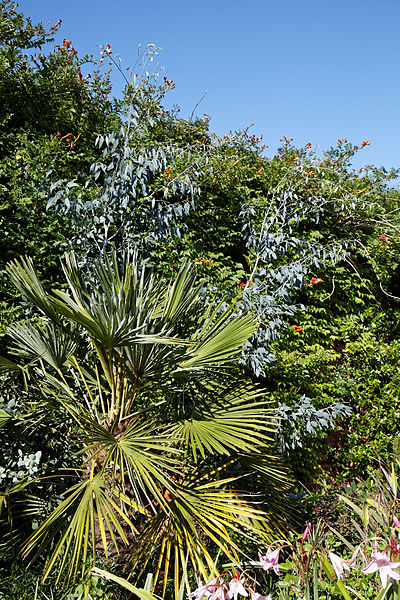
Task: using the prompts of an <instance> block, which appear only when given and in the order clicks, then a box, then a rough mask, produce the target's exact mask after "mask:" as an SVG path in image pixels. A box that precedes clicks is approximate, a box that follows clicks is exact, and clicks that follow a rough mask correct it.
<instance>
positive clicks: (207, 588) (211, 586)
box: [189, 577, 223, 600]
mask: <svg viewBox="0 0 400 600" xmlns="http://www.w3.org/2000/svg"><path fill="white" fill-rule="evenodd" d="M218 579H219V577H214V579H212V580H211V581H209V582H208V583H205V584H204V585H201V586H200V587H198V588H197V590H195V591H194V592H192V593H191V594H189V598H195V599H196V600H203V598H204V596H205V597H206V598H209V597H210V596H211V594H212V593H213V592H215V590H216V589H217V588H218V587H219V585H220V584H218ZM222 583H223V582H222Z"/></svg>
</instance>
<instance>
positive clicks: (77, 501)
mask: <svg viewBox="0 0 400 600" xmlns="http://www.w3.org/2000/svg"><path fill="white" fill-rule="evenodd" d="M63 495H64V496H65V499H64V500H63V501H62V502H61V503H60V504H59V505H58V506H57V508H56V509H55V510H54V511H53V512H52V513H51V515H50V516H49V517H48V518H47V519H46V520H45V521H44V523H43V524H42V525H41V526H40V527H39V528H38V529H37V530H36V531H35V532H34V533H33V534H32V535H31V536H30V537H29V538H28V540H27V541H26V542H25V544H24V546H23V555H24V556H25V557H30V558H31V560H35V559H36V558H37V557H39V556H40V555H41V554H42V553H43V551H44V550H45V549H49V550H50V557H49V560H48V562H47V564H46V568H45V571H44V575H43V581H44V580H45V579H46V578H47V577H48V575H49V574H50V571H51V570H52V568H53V566H54V565H55V564H56V563H57V564H58V575H57V580H56V583H58V582H59V580H60V578H61V575H62V574H63V573H64V571H66V577H67V581H68V582H69V581H71V580H75V578H76V575H77V572H78V569H79V568H80V567H81V568H82V576H83V573H84V568H85V561H86V558H87V555H88V553H89V552H91V554H92V558H93V561H94V563H95V562H96V548H97V546H98V545H99V544H100V543H101V545H102V547H103V551H104V553H105V555H106V557H107V556H108V554H109V548H110V547H113V548H114V551H115V552H116V553H119V547H120V544H121V543H122V544H125V545H128V543H129V541H128V538H127V533H126V527H128V528H129V530H131V531H135V527H134V525H133V523H132V522H131V520H130V519H129V517H128V516H127V515H126V514H125V513H124V512H123V511H122V510H121V508H120V507H119V506H118V502H117V501H115V500H114V499H113V497H112V493H111V492H110V491H109V485H108V484H107V482H106V480H105V479H104V478H103V477H102V476H101V475H95V476H91V477H90V479H86V480H84V481H81V482H79V483H77V484H75V485H73V486H72V487H71V488H70V489H69V490H68V491H67V492H66V493H65V494H63ZM123 525H124V526H123ZM54 540H56V543H55V544H54ZM119 540H120V541H119Z"/></svg>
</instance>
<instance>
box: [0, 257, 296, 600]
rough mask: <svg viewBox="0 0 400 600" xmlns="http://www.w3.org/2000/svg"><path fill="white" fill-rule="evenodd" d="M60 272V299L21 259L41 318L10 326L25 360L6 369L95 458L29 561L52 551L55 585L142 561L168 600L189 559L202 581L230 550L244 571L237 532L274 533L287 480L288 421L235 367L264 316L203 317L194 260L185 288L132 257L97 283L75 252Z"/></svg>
mask: <svg viewBox="0 0 400 600" xmlns="http://www.w3.org/2000/svg"><path fill="white" fill-rule="evenodd" d="M63 269H64V273H65V277H66V280H67V285H68V287H67V290H53V291H52V292H48V291H46V290H45V289H44V288H43V286H42V284H41V282H40V281H39V279H38V277H37V275H36V273H35V269H34V266H33V264H32V262H31V261H30V259H29V258H26V259H21V260H18V261H17V260H16V261H13V262H12V263H10V264H9V265H8V272H9V276H10V278H11V280H12V282H13V283H14V284H15V285H16V287H17V288H18V289H19V291H20V292H21V293H22V294H23V295H25V296H26V297H27V298H29V300H30V301H31V302H32V303H33V304H34V305H35V306H36V307H37V309H38V311H39V312H40V313H41V314H42V319H41V320H39V321H38V322H37V324H17V325H15V326H13V327H12V328H11V329H10V332H9V333H10V336H11V338H12V339H13V345H12V347H11V354H12V356H10V358H6V359H1V362H0V364H1V366H2V368H3V369H5V370H7V369H10V370H11V371H12V372H13V373H14V374H15V375H14V376H18V374H19V373H20V372H22V373H23V374H24V376H25V381H26V384H27V386H28V390H29V389H31V390H36V392H37V390H40V393H41V396H42V401H41V405H42V406H41V407H40V408H39V410H41V411H43V406H46V405H47V406H49V407H50V406H51V407H52V410H54V407H58V408H56V410H59V411H60V413H61V414H64V415H65V418H67V419H69V420H70V423H71V426H70V442H69V444H70V448H71V452H73V453H75V455H78V456H81V457H82V465H81V468H80V469H77V468H75V469H71V470H70V471H65V472H64V473H61V474H60V477H61V478H62V481H63V482H64V483H63V488H64V489H63V491H62V493H61V496H60V502H59V504H58V506H57V507H56V508H55V509H54V510H53V512H52V513H51V514H50V515H49V516H48V517H47V518H46V519H45V520H44V521H43V522H42V523H41V524H40V525H39V527H38V528H37V529H36V530H35V531H34V533H33V534H32V535H31V536H30V537H29V539H28V540H27V541H26V542H25V544H24V546H23V554H24V556H26V557H28V558H29V559H30V560H34V559H35V558H37V557H39V556H41V555H42V554H43V553H47V554H48V561H47V562H46V568H45V573H44V578H46V577H47V576H48V575H49V574H50V572H51V571H52V570H53V569H57V572H58V576H57V580H58V581H61V580H65V581H70V580H73V579H74V578H75V577H76V575H77V574H78V573H83V572H84V571H85V569H86V567H87V564H88V561H89V557H91V558H90V561H91V562H92V563H95V564H96V561H97V560H98V557H99V555H102V556H105V557H109V558H111V557H112V558H113V559H115V560H118V558H117V557H118V555H120V556H121V560H123V561H126V560H127V557H130V559H131V561H132V568H133V570H134V572H135V574H136V576H137V577H139V578H140V576H141V574H142V573H144V572H145V571H146V569H147V568H148V567H149V566H150V565H151V568H152V569H153V570H154V572H155V576H154V585H155V584H156V582H157V580H158V579H159V578H160V577H161V573H162V572H163V573H164V575H163V588H164V593H165V590H166V586H167V580H168V577H169V576H171V574H174V576H175V577H176V579H177V580H178V573H179V572H180V571H181V570H184V567H185V565H186V561H187V557H189V558H188V560H190V562H191V563H192V565H193V568H194V569H195V572H196V573H198V574H199V575H201V576H202V577H206V576H208V575H209V574H210V573H211V572H212V571H214V570H215V569H216V564H215V560H214V559H213V558H212V557H213V556H215V555H216V554H217V553H218V551H219V553H221V554H222V555H225V556H226V557H229V559H230V560H235V561H236V562H239V561H240V554H241V551H242V549H241V544H240V536H242V535H244V536H247V537H249V538H259V537H260V536H261V537H266V538H268V536H269V534H270V531H271V529H275V528H276V526H277V525H276V523H277V517H276V515H274V516H273V520H271V513H270V511H271V510H273V509H274V507H275V508H276V507H277V506H278V505H279V494H278V495H277V496H278V497H277V502H276V504H275V505H274V503H273V497H274V494H273V493H272V491H273V490H275V492H276V490H277V489H279V488H283V487H284V486H285V479H286V474H285V471H284V469H282V467H281V466H280V465H279V462H278V461H277V460H276V459H275V458H274V457H273V456H272V455H271V452H270V446H271V444H272V443H273V436H274V431H275V413H274V411H273V409H272V408H271V407H270V406H269V404H268V401H267V399H266V398H265V394H264V393H263V392H262V390H260V389H259V388H257V387H255V386H254V385H253V384H252V383H251V382H249V381H247V380H245V379H244V378H243V377H241V376H239V375H238V374H237V368H236V367H235V362H236V361H237V358H238V355H239V353H240V350H241V348H242V346H243V344H244V343H245V342H246V340H248V339H249V337H251V336H252V335H253V334H254V332H255V331H256V329H257V322H256V320H255V318H254V316H253V314H251V313H249V314H247V315H242V316H238V315H237V313H236V312H235V310H236V309H235V306H234V305H232V306H228V307H225V308H224V307H222V306H219V305H217V306H216V307H212V306H211V305H209V306H208V307H207V308H203V307H202V301H201V295H200V294H199V288H198V286H197V285H196V282H195V274H194V272H193V270H192V268H191V267H190V266H189V265H188V264H184V265H183V266H182V267H181V269H180V270H179V272H178V273H177V275H176V277H175V278H174V279H173V280H172V281H166V280H165V279H157V278H156V277H155V276H154V275H153V274H152V273H151V270H150V269H149V268H148V266H146V264H144V263H142V262H140V260H139V258H138V256H137V255H136V254H133V255H127V256H126V258H125V261H124V262H123V263H122V264H121V262H120V261H119V260H118V259H117V255H116V254H115V253H114V254H112V255H111V256H107V255H104V256H103V258H102V259H101V260H99V261H97V262H96V263H95V265H94V269H93V272H92V276H91V278H88V279H85V278H84V277H83V276H82V273H81V271H80V269H79V267H78V264H77V260H76V257H75V255H74V254H69V255H67V256H66V257H65V260H64V263H63ZM36 395H37V393H36ZM30 410H31V411H32V407H30ZM20 418H22V417H20ZM30 418H32V416H30ZM4 420H5V421H6V416H5V415H4ZM255 473H258V474H257V475H255ZM69 481H70V482H71V484H70V485H68V482H69ZM252 482H253V483H254V482H256V486H255V489H253V487H252ZM260 486H261V487H260ZM266 491H269V493H270V495H269V497H270V505H269V506H268V505H267V504H266V496H265V493H264V492H266ZM122 557H123V558H122ZM149 563H150V564H149ZM187 585H188V582H187Z"/></svg>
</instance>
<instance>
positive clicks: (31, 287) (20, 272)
mask: <svg viewBox="0 0 400 600" xmlns="http://www.w3.org/2000/svg"><path fill="white" fill-rule="evenodd" d="M6 269H7V272H8V275H9V277H10V279H11V281H12V282H13V284H14V285H15V287H16V288H17V289H18V290H19V291H20V292H21V294H23V295H24V296H26V297H27V298H28V299H29V300H30V301H31V302H32V303H33V304H34V305H35V306H37V307H38V308H39V309H40V310H41V311H42V312H43V313H44V314H45V315H46V316H47V317H49V318H50V319H51V320H52V321H54V322H56V323H58V322H59V316H58V314H57V311H56V310H55V308H54V306H53V299H52V298H51V296H49V295H48V294H47V293H46V292H45V290H44V288H43V286H42V284H41V282H40V280H39V278H38V276H37V274H36V271H35V268H34V266H33V262H32V260H31V259H30V258H29V256H27V257H26V258H25V259H24V258H20V259H19V260H17V259H15V260H13V261H11V262H9V263H8V265H7V267H6Z"/></svg>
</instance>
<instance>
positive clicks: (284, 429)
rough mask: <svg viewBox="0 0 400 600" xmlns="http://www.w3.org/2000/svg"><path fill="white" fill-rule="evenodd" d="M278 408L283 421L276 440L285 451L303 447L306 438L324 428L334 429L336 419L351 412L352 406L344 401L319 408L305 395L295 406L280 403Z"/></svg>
mask: <svg viewBox="0 0 400 600" xmlns="http://www.w3.org/2000/svg"><path fill="white" fill-rule="evenodd" d="M278 409H279V415H280V419H281V422H280V427H279V430H278V433H277V437H276V441H277V444H278V446H279V447H280V449H281V451H282V452H284V453H286V452H288V451H289V450H295V449H296V448H301V447H302V445H303V441H304V439H305V438H308V437H310V436H312V435H316V434H317V433H318V432H319V431H322V430H324V429H325V430H326V429H333V427H334V425H335V421H336V419H340V418H343V417H346V416H348V415H350V414H351V408H350V407H349V406H348V405H347V404H343V403H342V402H335V403H334V404H331V405H329V406H326V407H325V408H321V409H319V410H317V409H316V408H315V407H314V406H313V405H312V403H311V400H310V398H307V396H304V395H303V396H301V398H300V399H299V401H298V403H297V404H296V405H295V406H294V407H290V406H287V405H286V404H278Z"/></svg>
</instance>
